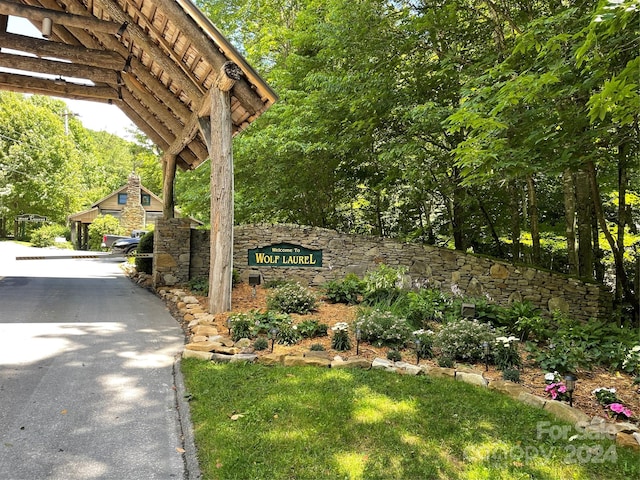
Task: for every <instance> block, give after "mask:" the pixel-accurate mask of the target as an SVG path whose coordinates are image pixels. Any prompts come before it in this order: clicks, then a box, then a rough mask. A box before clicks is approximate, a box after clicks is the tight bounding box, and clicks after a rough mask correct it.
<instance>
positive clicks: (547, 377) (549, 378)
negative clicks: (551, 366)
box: [544, 373, 556, 382]
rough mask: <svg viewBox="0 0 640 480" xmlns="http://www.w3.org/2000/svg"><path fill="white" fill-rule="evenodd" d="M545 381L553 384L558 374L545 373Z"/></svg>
mask: <svg viewBox="0 0 640 480" xmlns="http://www.w3.org/2000/svg"><path fill="white" fill-rule="evenodd" d="M544 379H545V381H547V382H553V381H554V380H555V379H556V374H555V373H545V374H544Z"/></svg>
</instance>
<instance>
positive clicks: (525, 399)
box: [489, 382, 547, 408]
mask: <svg viewBox="0 0 640 480" xmlns="http://www.w3.org/2000/svg"><path fill="white" fill-rule="evenodd" d="M491 383H493V382H491ZM491 383H490V384H489V388H491ZM514 398H517V399H518V400H519V401H520V402H522V403H524V404H526V405H531V406H532V407H538V408H544V405H545V403H547V400H546V399H544V398H542V397H539V396H537V395H533V394H531V393H528V392H522V393H520V395H518V396H517V397H514Z"/></svg>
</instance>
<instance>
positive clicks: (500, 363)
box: [493, 337, 522, 371]
mask: <svg viewBox="0 0 640 480" xmlns="http://www.w3.org/2000/svg"><path fill="white" fill-rule="evenodd" d="M517 342H518V339H517V338H516V337H497V338H496V340H495V344H494V348H493V359H494V362H495V364H496V367H497V368H498V370H502V371H505V370H511V369H514V368H518V367H519V366H520V365H522V360H521V358H520V353H519V352H518V344H517Z"/></svg>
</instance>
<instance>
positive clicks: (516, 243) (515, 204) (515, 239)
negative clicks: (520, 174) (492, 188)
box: [508, 180, 520, 262]
mask: <svg viewBox="0 0 640 480" xmlns="http://www.w3.org/2000/svg"><path fill="white" fill-rule="evenodd" d="M508 190H509V210H511V256H512V257H513V261H514V262H517V261H518V260H520V201H519V199H520V193H519V192H518V184H517V182H516V181H515V180H511V181H510V182H509V187H508Z"/></svg>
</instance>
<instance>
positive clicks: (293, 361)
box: [283, 355, 331, 368]
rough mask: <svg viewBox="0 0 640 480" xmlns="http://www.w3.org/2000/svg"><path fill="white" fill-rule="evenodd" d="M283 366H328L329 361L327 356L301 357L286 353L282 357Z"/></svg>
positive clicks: (329, 364)
mask: <svg viewBox="0 0 640 480" xmlns="http://www.w3.org/2000/svg"><path fill="white" fill-rule="evenodd" d="M283 363H284V366H285V367H306V366H312V367H326V368H328V367H330V366H331V361H330V360H329V359H328V358H314V357H302V356H298V355H287V356H286V357H284V362H283Z"/></svg>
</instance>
